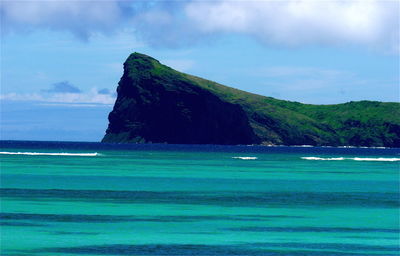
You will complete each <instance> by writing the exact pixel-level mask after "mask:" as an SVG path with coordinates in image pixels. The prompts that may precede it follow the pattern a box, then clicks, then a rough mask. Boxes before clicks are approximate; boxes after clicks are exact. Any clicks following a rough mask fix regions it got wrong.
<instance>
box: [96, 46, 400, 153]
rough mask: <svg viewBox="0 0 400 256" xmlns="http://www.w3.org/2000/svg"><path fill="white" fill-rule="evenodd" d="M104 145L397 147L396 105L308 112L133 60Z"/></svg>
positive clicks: (336, 107)
mask: <svg viewBox="0 0 400 256" xmlns="http://www.w3.org/2000/svg"><path fill="white" fill-rule="evenodd" d="M117 92H118V97H117V100H116V102H115V105H114V109H113V110H112V112H111V113H110V115H109V121H110V123H109V126H108V129H107V131H106V135H105V136H104V138H103V140H102V141H103V142H116V143H133V142H143V143H150V142H152V143H176V144H233V145H236V144H284V145H302V144H308V145H332V146H337V145H354V146H390V147H399V146H400V115H399V114H400V113H399V111H400V104H398V103H382V102H370V101H363V102H351V103H346V104H338V105H307V104H301V103H297V102H289V101H282V100H277V99H274V98H270V97H264V96H260V95H255V94H251V93H247V92H243V91H240V90H236V89H234V88H230V87H226V86H223V85H220V84H217V83H214V82H212V81H208V80H204V79H201V78H198V77H194V76H190V75H187V74H184V73H180V72H177V71H175V70H173V69H171V68H169V67H167V66H164V65H162V64H160V63H159V62H158V61H157V60H155V59H153V58H151V57H149V56H146V55H143V54H139V53H133V54H131V55H130V56H129V58H128V59H127V60H126V62H125V63H124V74H123V76H122V78H121V80H120V82H119V85H118V89H117Z"/></svg>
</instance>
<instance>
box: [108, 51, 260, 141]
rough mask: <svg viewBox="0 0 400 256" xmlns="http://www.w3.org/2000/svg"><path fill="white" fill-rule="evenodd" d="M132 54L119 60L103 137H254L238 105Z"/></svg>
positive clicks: (146, 139) (164, 139) (221, 139)
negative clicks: (115, 95)
mask: <svg viewBox="0 0 400 256" xmlns="http://www.w3.org/2000/svg"><path fill="white" fill-rule="evenodd" d="M155 65H156V66H157V65H159V63H158V62H157V61H156V60H154V59H152V58H150V57H147V56H144V55H141V54H132V55H131V56H130V57H129V58H128V60H127V61H126V62H125V64H124V74H123V76H122V78H121V80H120V82H119V86H118V90H117V91H118V98H117V101H116V103H115V106H114V109H113V111H112V112H111V113H110V115H109V121H110V125H109V127H108V129H107V133H106V135H105V137H104V139H103V142H152V143H164V142H166V143H175V144H251V143H255V142H258V140H257V137H256V136H255V135H254V132H253V130H252V128H251V127H250V125H249V120H248V118H247V116H246V114H245V112H244V111H243V109H242V108H241V107H240V106H239V105H237V104H232V103H229V102H225V101H223V100H221V99H220V98H219V97H217V96H216V95H214V94H212V93H210V92H209V91H207V90H205V89H202V88H200V87H198V86H195V85H193V84H191V83H190V81H187V80H186V79H183V78H182V77H180V76H174V74H168V75H167V76H164V75H165V74H157V73H156V72H152V71H154V69H155V68H156V67H155Z"/></svg>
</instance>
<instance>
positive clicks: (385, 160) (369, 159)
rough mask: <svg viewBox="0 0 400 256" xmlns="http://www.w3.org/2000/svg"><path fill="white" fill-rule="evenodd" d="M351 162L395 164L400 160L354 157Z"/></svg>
mask: <svg viewBox="0 0 400 256" xmlns="http://www.w3.org/2000/svg"><path fill="white" fill-rule="evenodd" d="M352 160H355V161H381V162H396V161H400V158H396V157H393V158H384V157H378V158H361V157H354V158H352Z"/></svg>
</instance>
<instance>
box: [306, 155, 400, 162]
mask: <svg viewBox="0 0 400 256" xmlns="http://www.w3.org/2000/svg"><path fill="white" fill-rule="evenodd" d="M301 159H304V160H320V161H342V160H354V161H376V162H396V161H400V158H395V157H392V158H385V157H378V158H372V157H364V158H363V157H328V158H324V157H315V156H304V157H301Z"/></svg>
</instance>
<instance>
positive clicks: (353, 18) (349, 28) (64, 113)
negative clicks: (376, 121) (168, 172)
mask: <svg viewBox="0 0 400 256" xmlns="http://www.w3.org/2000/svg"><path fill="white" fill-rule="evenodd" d="M399 5H400V3H399V1H397V0H394V1H390V0H389V1H387V0H385V1H378V0H376V1H373V0H370V1H365V0H364V1H352V0H340V1H334V0H333V1H332V0H331V1H324V0H285V1H283V0H282V1H280V0H270V1H268V0H265V1H261V0H253V1H247V0H216V1H201V0H193V1H190V0H188V1H184V0H181V1H179V0H175V1H163V0H157V1H136V0H123V1H117V0H99V1H92V0H81V1H78V0H70V1H63V0H45V1H33V0H20V1H18V0H2V1H1V2H0V15H1V66H0V71H1V95H0V98H1V109H0V111H1V134H0V135H1V136H0V139H21V140H22V139H23V140H73V141H98V140H100V139H101V138H102V136H103V135H104V132H105V129H106V126H107V115H108V112H109V111H110V110H111V109H112V105H113V103H114V101H115V97H116V94H115V90H116V87H117V83H118V80H119V78H120V77H121V75H122V63H123V62H124V61H125V59H126V58H127V57H128V55H129V54H130V53H131V52H135V51H136V52H141V53H145V54H148V55H151V56H153V57H154V58H156V59H158V60H160V61H161V62H162V63H164V64H167V65H169V66H171V67H173V68H175V69H177V70H180V71H183V72H186V73H190V74H194V75H197V76H201V77H204V78H207V79H210V80H214V81H216V82H219V83H222V84H225V85H229V86H232V87H236V88H239V89H242V90H246V91H250V92H253V93H258V94H262V95H266V96H272V97H275V98H279V99H285V100H291V101H299V102H304V103H311V104H333V103H343V102H347V101H357V100H378V101H399V97H400V96H399V53H400V48H399V12H400V10H399V8H400V6H399Z"/></svg>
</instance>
